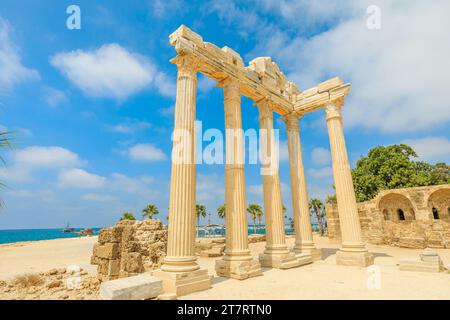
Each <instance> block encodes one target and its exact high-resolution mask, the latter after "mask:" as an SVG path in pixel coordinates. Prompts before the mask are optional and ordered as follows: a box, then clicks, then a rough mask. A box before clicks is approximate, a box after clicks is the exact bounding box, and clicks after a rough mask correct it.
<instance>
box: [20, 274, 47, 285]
mask: <svg viewBox="0 0 450 320" xmlns="http://www.w3.org/2000/svg"><path fill="white" fill-rule="evenodd" d="M43 283H44V279H42V277H41V276H40V275H38V274H32V273H28V274H23V275H20V276H17V277H15V278H14V280H13V284H14V285H16V286H20V287H23V288H29V287H36V286H39V285H41V284H43Z"/></svg>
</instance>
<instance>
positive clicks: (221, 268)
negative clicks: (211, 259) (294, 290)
mask: <svg viewBox="0 0 450 320" xmlns="http://www.w3.org/2000/svg"><path fill="white" fill-rule="evenodd" d="M220 85H221V86H222V87H223V91H224V109H225V131H226V147H225V152H226V163H225V224H226V245H225V256H224V257H223V260H217V261H216V272H217V273H218V275H220V276H226V277H232V278H236V279H246V278H248V277H250V276H256V275H259V274H261V268H260V265H259V263H258V262H257V261H251V260H253V257H252V256H251V254H250V250H249V249H248V223H247V201H246V195H245V172H244V141H243V131H242V115H241V92H240V88H239V81H238V80H237V79H233V78H231V77H229V78H227V79H225V80H224V81H223V82H222V83H221V84H220Z"/></svg>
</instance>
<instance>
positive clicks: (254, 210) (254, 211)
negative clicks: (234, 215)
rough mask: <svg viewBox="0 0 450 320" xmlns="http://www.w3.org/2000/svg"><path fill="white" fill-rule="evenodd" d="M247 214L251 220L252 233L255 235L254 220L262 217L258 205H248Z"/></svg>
mask: <svg viewBox="0 0 450 320" xmlns="http://www.w3.org/2000/svg"><path fill="white" fill-rule="evenodd" d="M247 212H248V213H249V214H250V218H251V219H252V220H253V233H256V219H257V218H258V219H261V218H260V217H262V215H263V211H262V208H261V206H260V205H259V204H256V203H250V204H249V206H248V208H247Z"/></svg>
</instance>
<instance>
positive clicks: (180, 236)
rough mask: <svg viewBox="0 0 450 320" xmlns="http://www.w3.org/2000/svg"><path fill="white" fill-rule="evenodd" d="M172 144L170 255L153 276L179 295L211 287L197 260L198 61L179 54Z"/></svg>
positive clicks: (170, 291)
mask: <svg viewBox="0 0 450 320" xmlns="http://www.w3.org/2000/svg"><path fill="white" fill-rule="evenodd" d="M171 62H173V63H175V64H176V65H177V66H178V77H177V96H176V103H175V121H174V131H173V137H172V139H173V146H172V173H171V178H170V202H169V223H168V225H169V226H168V239H167V255H166V257H165V258H164V263H163V265H162V266H161V270H157V271H155V272H154V274H153V275H154V276H155V277H158V278H159V279H161V280H162V282H163V291H164V292H165V293H174V294H176V295H178V296H181V295H185V294H188V293H191V292H195V291H202V290H206V289H208V288H210V287H211V278H210V276H209V275H208V270H207V269H204V268H203V269H201V268H200V266H199V265H198V264H197V262H196V260H197V258H196V256H195V251H194V245H195V192H196V190H195V186H196V168H195V166H196V164H195V111H196V110H195V107H196V106H195V100H196V93H197V67H198V64H197V61H196V60H195V59H194V58H192V57H191V56H189V55H180V56H177V57H176V58H174V59H172V60H171Z"/></svg>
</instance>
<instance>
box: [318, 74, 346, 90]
mask: <svg viewBox="0 0 450 320" xmlns="http://www.w3.org/2000/svg"><path fill="white" fill-rule="evenodd" d="M341 85H342V80H341V79H340V78H339V77H335V78H332V79H329V80H327V81H324V82H322V83H320V84H319V85H318V86H317V91H318V92H319V93H322V92H325V91H328V90H330V89H333V88H337V87H339V86H341Z"/></svg>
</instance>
